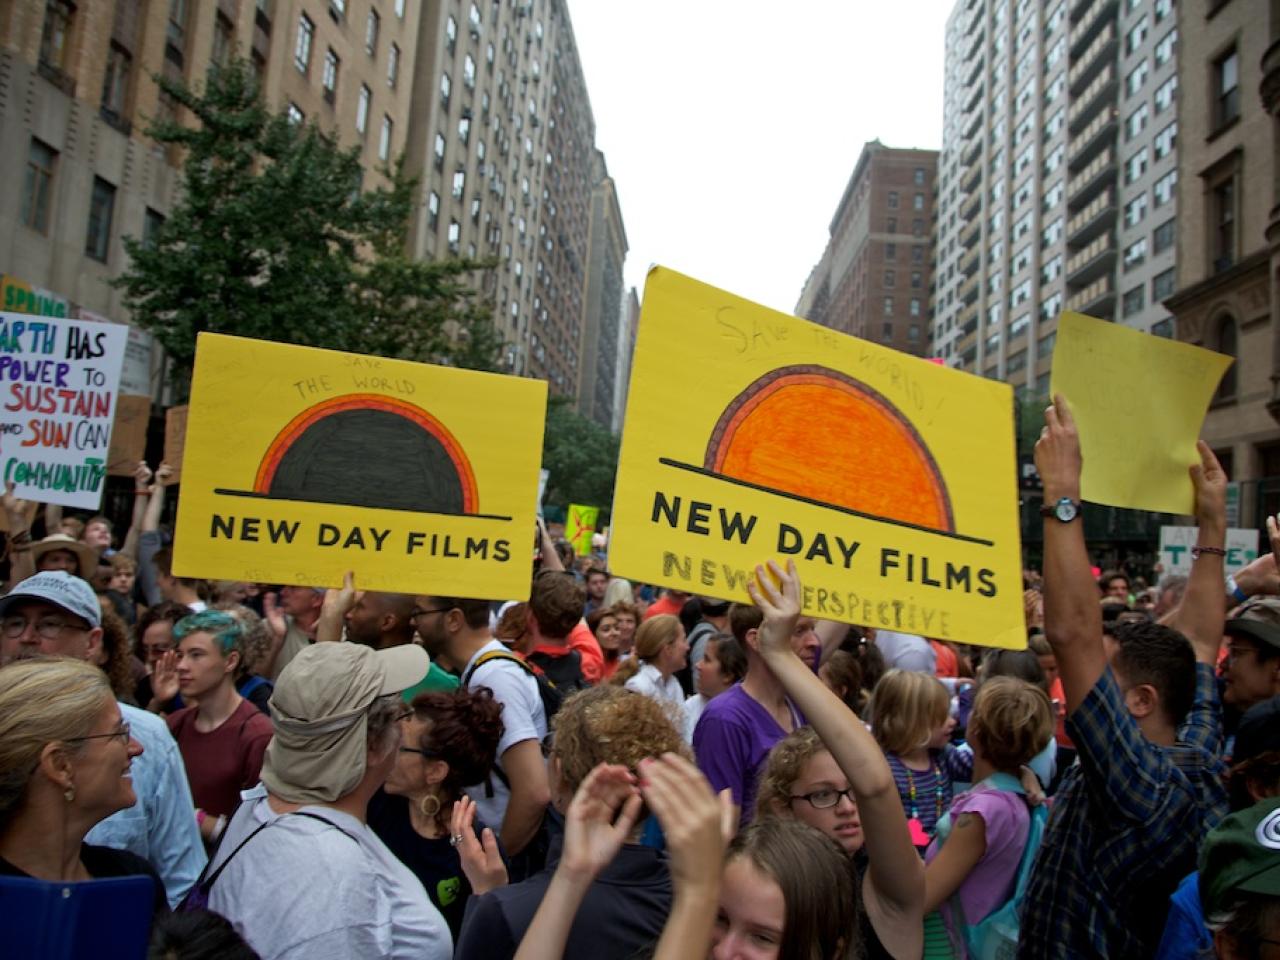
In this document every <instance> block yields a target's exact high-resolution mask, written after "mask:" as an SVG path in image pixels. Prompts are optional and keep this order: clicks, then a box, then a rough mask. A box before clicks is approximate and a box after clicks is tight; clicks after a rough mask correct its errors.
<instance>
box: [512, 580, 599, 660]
mask: <svg viewBox="0 0 1280 960" xmlns="http://www.w3.org/2000/svg"><path fill="white" fill-rule="evenodd" d="M585 604H586V591H585V590H584V589H583V588H582V585H581V584H579V583H578V581H577V580H575V579H574V578H573V577H572V576H570V575H568V574H566V573H561V572H560V571H558V570H543V571H541V572H540V573H538V575H537V576H535V577H534V578H533V589H532V590H531V591H530V593H529V613H528V617H527V620H526V623H525V626H526V628H527V629H528V632H529V635H530V637H531V638H532V640H533V643H534V645H535V646H536V645H538V644H541V643H550V644H559V645H562V644H563V643H564V642H565V640H566V639H567V638H568V636H569V634H570V632H572V630H573V628H574V627H576V626H577V625H578V621H579V620H581V619H582V608H583V606H584V605H585Z"/></svg>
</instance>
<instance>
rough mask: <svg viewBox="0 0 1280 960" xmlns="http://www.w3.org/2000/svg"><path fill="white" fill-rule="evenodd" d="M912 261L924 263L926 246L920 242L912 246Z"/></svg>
mask: <svg viewBox="0 0 1280 960" xmlns="http://www.w3.org/2000/svg"><path fill="white" fill-rule="evenodd" d="M911 262H912V263H924V247H922V246H920V244H918V243H917V244H916V245H915V246H913V247H912V248H911Z"/></svg>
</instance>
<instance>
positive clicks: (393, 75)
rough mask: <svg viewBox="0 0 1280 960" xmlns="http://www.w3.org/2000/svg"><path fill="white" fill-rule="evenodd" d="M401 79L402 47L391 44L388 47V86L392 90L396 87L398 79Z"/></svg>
mask: <svg viewBox="0 0 1280 960" xmlns="http://www.w3.org/2000/svg"><path fill="white" fill-rule="evenodd" d="M399 79H400V47H399V45H398V44H395V43H393V44H391V46H390V47H388V48H387V86H388V87H390V88H391V89H392V90H394V89H395V88H396V81H397V80H399Z"/></svg>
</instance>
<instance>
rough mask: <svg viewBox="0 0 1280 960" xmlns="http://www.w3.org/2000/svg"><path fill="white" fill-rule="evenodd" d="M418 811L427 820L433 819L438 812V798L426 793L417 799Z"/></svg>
mask: <svg viewBox="0 0 1280 960" xmlns="http://www.w3.org/2000/svg"><path fill="white" fill-rule="evenodd" d="M418 811H419V812H420V813H421V814H422V815H423V817H425V818H426V819H428V820H434V819H435V818H436V817H437V816H438V815H439V813H440V798H439V797H438V796H436V795H435V794H434V793H428V794H427V795H426V796H425V797H423V798H422V799H421V800H419V801H418Z"/></svg>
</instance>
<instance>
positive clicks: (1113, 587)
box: [1098, 570, 1130, 607]
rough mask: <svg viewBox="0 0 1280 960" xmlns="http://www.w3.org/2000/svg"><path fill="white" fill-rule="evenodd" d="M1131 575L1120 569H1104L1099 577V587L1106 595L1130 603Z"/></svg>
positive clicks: (1126, 603) (1125, 603)
mask: <svg viewBox="0 0 1280 960" xmlns="http://www.w3.org/2000/svg"><path fill="white" fill-rule="evenodd" d="M1129 586H1130V584H1129V577H1128V576H1127V575H1126V574H1124V573H1123V572H1121V571H1119V570H1103V571H1102V575H1101V576H1100V577H1098V589H1099V590H1100V591H1102V595H1103V596H1104V597H1108V598H1110V599H1113V600H1118V601H1120V602H1121V603H1123V604H1124V605H1125V606H1126V607H1127V606H1128V605H1129Z"/></svg>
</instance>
